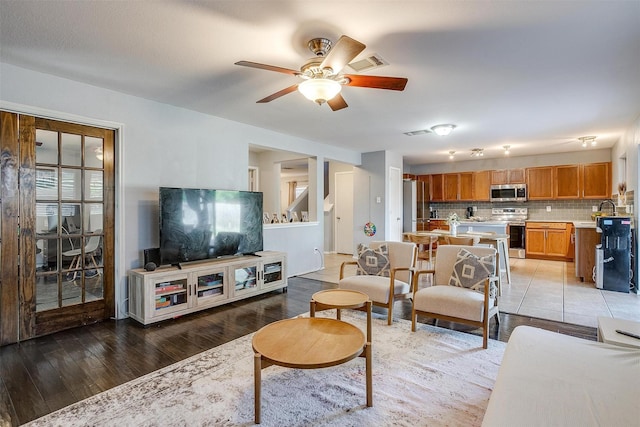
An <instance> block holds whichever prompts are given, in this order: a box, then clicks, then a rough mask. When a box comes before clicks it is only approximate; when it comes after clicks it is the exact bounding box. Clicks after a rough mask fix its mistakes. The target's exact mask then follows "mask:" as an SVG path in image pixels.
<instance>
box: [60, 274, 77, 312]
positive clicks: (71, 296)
mask: <svg viewBox="0 0 640 427" xmlns="http://www.w3.org/2000/svg"><path fill="white" fill-rule="evenodd" d="M71 277H73V278H71ZM81 303H82V272H81V271H78V272H75V273H71V274H67V275H66V276H63V277H62V306H63V307H66V306H69V305H75V304H81Z"/></svg>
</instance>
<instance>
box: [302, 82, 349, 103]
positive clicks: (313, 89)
mask: <svg viewBox="0 0 640 427" xmlns="http://www.w3.org/2000/svg"><path fill="white" fill-rule="evenodd" d="M298 90H299V91H300V93H301V94H303V95H304V97H305V98H307V99H309V100H311V101H313V102H315V103H316V104H318V105H322V104H324V103H325V102H327V101H328V100H330V99H331V98H333V97H334V96H336V95H337V94H339V93H340V91H341V90H342V85H341V84H340V83H338V82H337V81H335V80H331V79H309V80H305V81H303V82H302V83H300V84H299V85H298Z"/></svg>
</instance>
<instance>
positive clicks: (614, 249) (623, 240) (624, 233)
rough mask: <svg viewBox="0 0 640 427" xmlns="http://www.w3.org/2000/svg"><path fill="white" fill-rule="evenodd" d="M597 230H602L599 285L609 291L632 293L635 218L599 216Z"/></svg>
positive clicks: (598, 257)
mask: <svg viewBox="0 0 640 427" xmlns="http://www.w3.org/2000/svg"><path fill="white" fill-rule="evenodd" d="M596 231H597V232H598V233H602V236H601V240H600V244H599V245H597V246H596V275H595V276H596V286H597V287H599V288H601V289H604V290H607V291H617V292H626V293H629V289H630V287H631V218H630V217H622V216H603V217H599V218H598V220H597V222H596ZM598 251H600V252H598Z"/></svg>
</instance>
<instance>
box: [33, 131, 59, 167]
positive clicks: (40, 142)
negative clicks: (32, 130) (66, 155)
mask: <svg viewBox="0 0 640 427" xmlns="http://www.w3.org/2000/svg"><path fill="white" fill-rule="evenodd" d="M36 163H50V164H54V165H57V164H58V132H53V131H50V130H42V129H36Z"/></svg>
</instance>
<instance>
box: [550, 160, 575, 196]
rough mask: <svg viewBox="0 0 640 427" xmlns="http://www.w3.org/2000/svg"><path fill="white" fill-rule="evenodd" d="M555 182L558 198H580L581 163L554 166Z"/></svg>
mask: <svg viewBox="0 0 640 427" xmlns="http://www.w3.org/2000/svg"><path fill="white" fill-rule="evenodd" d="M554 184H555V185H554V190H555V191H554V193H555V198H556V199H579V198H580V187H581V185H580V165H566V166H556V167H554Z"/></svg>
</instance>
